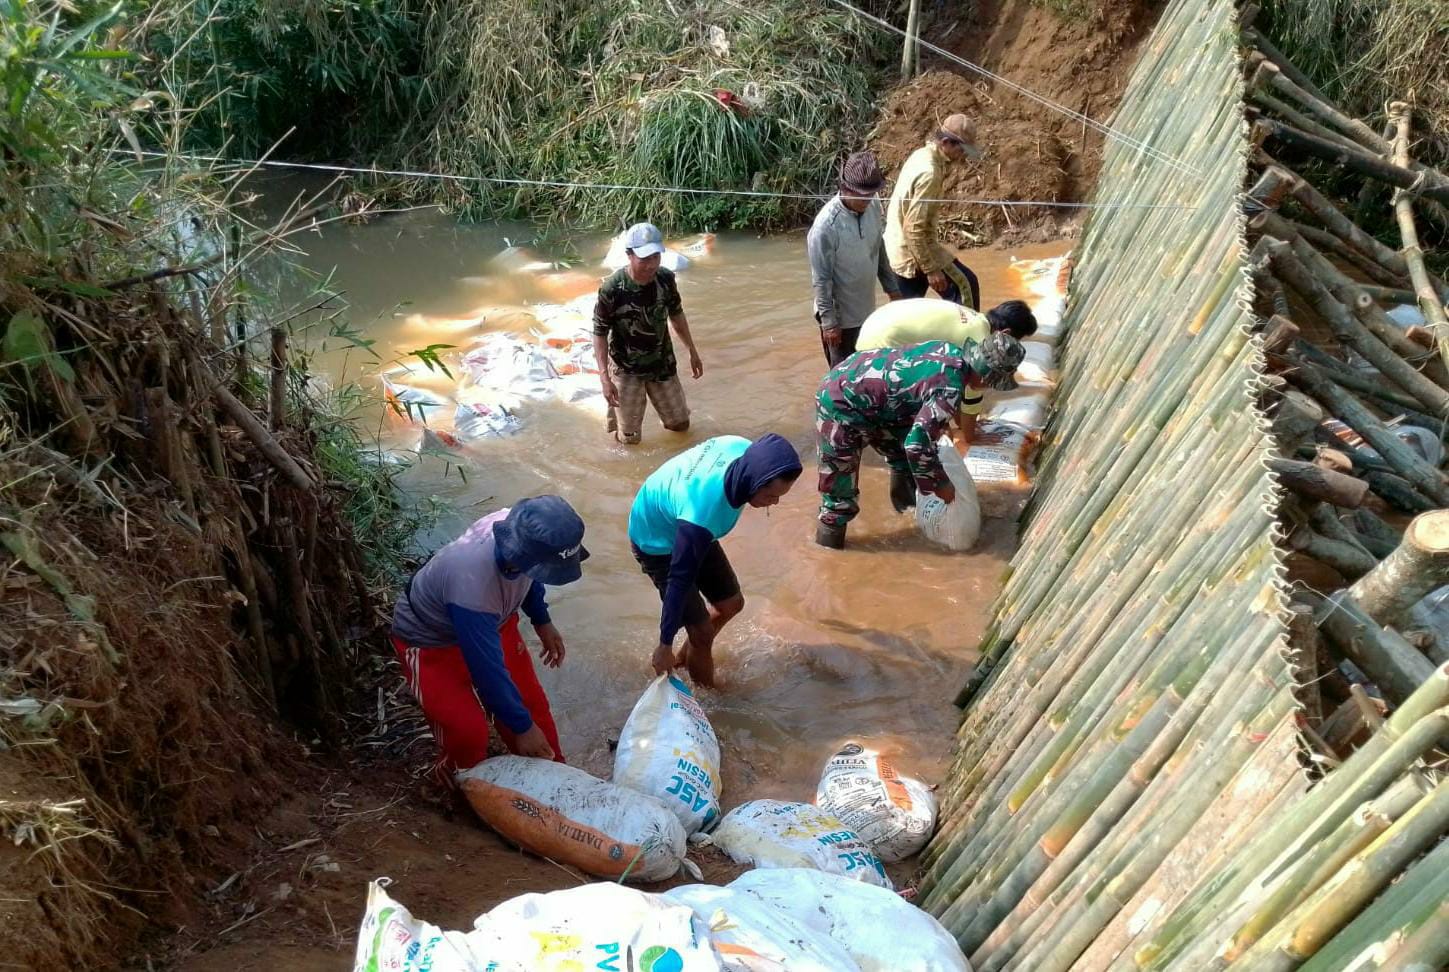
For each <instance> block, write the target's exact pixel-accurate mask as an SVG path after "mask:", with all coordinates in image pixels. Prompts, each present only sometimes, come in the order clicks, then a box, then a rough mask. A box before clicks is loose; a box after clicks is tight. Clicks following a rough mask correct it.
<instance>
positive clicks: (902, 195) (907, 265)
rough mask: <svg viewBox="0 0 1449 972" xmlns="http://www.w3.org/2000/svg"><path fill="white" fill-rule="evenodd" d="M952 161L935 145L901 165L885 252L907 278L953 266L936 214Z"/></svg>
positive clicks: (929, 144)
mask: <svg viewBox="0 0 1449 972" xmlns="http://www.w3.org/2000/svg"><path fill="white" fill-rule="evenodd" d="M949 162H950V160H949V159H948V158H946V155H945V153H944V152H942V151H941V149H940V147H939V146H937V145H936V143H935V142H927V143H926V144H925V145H923V146H921V147H920V148H918V149H916V150H915V151H914V152H912V153H911V154H910V157H909V158H907V159H906V164H905V165H903V166H901V172H900V175H899V176H897V177H896V184H895V188H894V189H892V190H891V201H890V205H889V206H887V207H886V228H885V241H884V242H885V250H886V257H887V259H889V260H890V264H891V269H892V270H894V271H895V272H896V273H898V274H900V275H901V276H903V277H914V276H916V275H917V274H921V273H933V272H934V271H936V270H941V269H943V268H945V267H949V266H950V265H951V261H952V257H951V253H950V251H948V250H947V249H946V248H945V247H944V246H942V245H941V244H940V243H939V242H937V240H936V212H937V210H938V209H939V208H940V204H939V203H935V202H924V201H923V200H927V199H940V198H941V191H942V189H941V187H942V183H943V182H944V181H945V171H946V165H947V164H948V163H949Z"/></svg>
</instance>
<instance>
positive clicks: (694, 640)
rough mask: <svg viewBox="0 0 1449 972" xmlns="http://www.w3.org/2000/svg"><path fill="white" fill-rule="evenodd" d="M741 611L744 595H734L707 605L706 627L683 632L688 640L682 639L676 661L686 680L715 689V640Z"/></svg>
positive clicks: (743, 605) (743, 604) (743, 606)
mask: <svg viewBox="0 0 1449 972" xmlns="http://www.w3.org/2000/svg"><path fill="white" fill-rule="evenodd" d="M744 609H745V598H744V595H743V594H736V595H735V596H734V597H731V598H726V599H725V600H723V601H720V602H719V603H718V604H711V605H710V606H709V622H708V624H707V625H698V626H695V627H687V628H686V629H685V630H686V632H687V633H688V635H689V637H688V638H687V639H686V640H685V643H684V648H683V651H682V654H681V657H680V659H679V661H680V662H681V663H682V664H684V665H685V666H686V667H687V668H688V669H689V677H690V679H691V680H693V681H694V682H695V683H697V684H699V685H703V686H704V687H705V688H714V640H715V638H717V637H719V633H720V630H721V629H722V628H724V626H725V625H726V624H728V623H729V622H730V619H731V618H733V617H734V616H735V615H737V614H739V613H740V612H741V611H743V610H744Z"/></svg>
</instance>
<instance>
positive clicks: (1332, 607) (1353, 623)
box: [1314, 591, 1434, 703]
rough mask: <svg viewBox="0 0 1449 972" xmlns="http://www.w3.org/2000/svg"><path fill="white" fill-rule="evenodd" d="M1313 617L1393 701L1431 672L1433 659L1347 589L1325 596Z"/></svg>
mask: <svg viewBox="0 0 1449 972" xmlns="http://www.w3.org/2000/svg"><path fill="white" fill-rule="evenodd" d="M1314 619H1315V620H1316V621H1317V622H1318V630H1319V632H1320V633H1322V635H1323V636H1324V637H1325V638H1327V639H1328V641H1329V642H1330V643H1331V644H1333V645H1334V646H1336V647H1337V648H1338V649H1339V650H1340V651H1342V652H1343V653H1344V654H1345V655H1347V656H1348V658H1349V660H1350V661H1352V662H1353V663H1354V664H1355V665H1357V666H1358V667H1359V668H1361V669H1363V671H1364V674H1366V675H1368V677H1369V678H1371V679H1373V681H1374V684H1376V685H1377V686H1378V687H1379V689H1380V690H1381V691H1382V692H1383V693H1384V695H1385V696H1386V697H1387V698H1389V699H1391V700H1392V701H1394V702H1396V703H1397V702H1402V701H1403V700H1404V699H1407V698H1408V697H1409V696H1410V695H1412V694H1414V690H1415V689H1417V688H1418V687H1419V686H1420V685H1423V684H1424V683H1425V682H1426V681H1428V680H1429V678H1430V677H1431V676H1432V675H1433V674H1434V664H1433V662H1431V661H1429V659H1427V658H1425V657H1424V655H1423V653H1421V652H1420V651H1419V650H1418V649H1417V648H1415V647H1414V646H1413V645H1411V644H1409V642H1408V641H1406V640H1405V639H1404V638H1403V637H1402V636H1400V635H1399V634H1397V633H1396V632H1393V631H1388V630H1385V629H1384V628H1383V627H1382V626H1381V625H1380V624H1379V623H1378V622H1377V621H1375V620H1374V619H1373V618H1371V617H1369V616H1368V615H1367V614H1366V613H1365V612H1364V610H1363V608H1361V607H1359V606H1358V604H1357V603H1356V602H1355V601H1354V600H1353V598H1352V597H1351V596H1349V595H1348V593H1347V592H1346V591H1340V592H1339V593H1337V594H1335V595H1334V596H1333V597H1331V598H1328V599H1327V600H1325V601H1324V602H1323V603H1322V604H1321V605H1320V606H1319V607H1318V610H1317V611H1316V612H1315V613H1314Z"/></svg>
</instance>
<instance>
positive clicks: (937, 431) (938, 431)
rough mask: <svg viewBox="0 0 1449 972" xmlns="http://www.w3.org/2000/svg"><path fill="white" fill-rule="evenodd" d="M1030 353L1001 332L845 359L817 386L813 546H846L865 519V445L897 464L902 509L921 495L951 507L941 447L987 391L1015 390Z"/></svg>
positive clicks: (896, 501) (894, 497) (894, 487)
mask: <svg viewBox="0 0 1449 972" xmlns="http://www.w3.org/2000/svg"><path fill="white" fill-rule="evenodd" d="M1024 356H1025V352H1024V351H1023V349H1022V347H1021V344H1020V342H1018V341H1017V340H1016V339H1015V338H1014V337H1012V336H1011V335H1009V334H1006V333H1004V332H997V333H995V334H992V335H990V336H989V337H987V338H986V339H985V340H984V341H982V342H980V343H977V342H975V341H966V342H965V343H964V345H960V346H958V345H955V344H948V343H946V342H945V341H926V342H925V343H923V344H914V345H911V346H910V347H905V348H883V349H880V350H877V351H861V352H858V353H856V354H854V355H852V356H851V357H849V358H846V359H845V360H844V361H843V362H841V363H840V364H839V365H838V366H836V367H835V369H834V370H832V371H831V372H830V373H829V374H828V375H826V376H825V379H824V381H822V382H821V384H820V391H819V393H818V394H817V395H816V399H815V429H816V433H817V436H818V441H819V450H820V482H819V488H820V517H819V520H820V522H819V524H818V525H817V527H816V531H815V542H816V543H818V544H820V545H821V546H823V547H833V548H836V549H839V548H841V547H843V546H845V527H846V524H848V523H849V522H850V521H851V520H852V519H854V518H855V515H856V514H857V513H859V512H860V506H859V504H858V502H857V497H858V496H859V495H860V488H859V486H858V485H857V479H858V476H859V473H860V455H861V453H862V452H863V451H864V450H865V447H866V446H867V445H869V446H871V447H873V448H874V449H875V450H876V451H877V452H879V453H880V454H881V455H882V456H884V457H885V460H886V462H887V463H888V464H889V465H890V467H891V503H892V505H893V506H894V507H895V508H896V511H897V512H903V511H904V510H906V509H908V508H909V507H911V506H914V505H915V491H916V490H917V489H919V490H920V491H921V492H923V493H934V494H935V495H936V496H939V497H940V498H941V499H943V500H945V501H946V502H947V503H950V502H952V501H953V500H954V499H955V498H956V490H955V488H954V487H953V486H952V485H951V481H950V480H949V479H948V478H947V477H946V471H945V469H944V468H942V466H941V460H940V457H939V456H938V455H937V451H936V440H937V439H939V438H940V437H941V436H942V434H944V433H945V432H946V430H947V428H948V426H949V425H950V424H951V423H953V422H954V423H956V424H957V425H958V426H959V425H960V424H961V413H962V406H963V404H965V405H966V406H967V407H968V408H979V405H980V400H981V396H980V394H979V393H978V392H977V391H976V389H980V388H982V387H983V386H990V387H992V388H998V389H1003V390H1010V389H1012V388H1015V387H1016V381H1015V379H1014V378H1013V375H1014V373H1015V371H1016V366H1017V365H1019V364H1020V363H1021V360H1022V358H1023V357H1024Z"/></svg>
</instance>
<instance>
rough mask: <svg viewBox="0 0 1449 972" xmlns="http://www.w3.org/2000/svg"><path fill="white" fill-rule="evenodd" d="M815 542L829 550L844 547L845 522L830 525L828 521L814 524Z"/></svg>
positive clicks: (842, 548)
mask: <svg viewBox="0 0 1449 972" xmlns="http://www.w3.org/2000/svg"><path fill="white" fill-rule="evenodd" d="M815 542H816V543H818V544H820V546H822V547H829V548H830V549H831V550H844V549H845V524H843V523H842V524H840V525H838V526H831V525H830V524H828V523H816V524H815Z"/></svg>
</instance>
